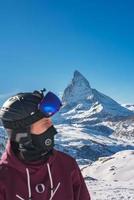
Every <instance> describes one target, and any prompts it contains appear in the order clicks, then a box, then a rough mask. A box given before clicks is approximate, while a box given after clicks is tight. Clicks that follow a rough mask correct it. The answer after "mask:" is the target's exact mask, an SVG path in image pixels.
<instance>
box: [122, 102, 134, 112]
mask: <svg viewBox="0 0 134 200" xmlns="http://www.w3.org/2000/svg"><path fill="white" fill-rule="evenodd" d="M122 106H123V107H125V108H127V109H129V110H131V111H133V112H134V104H123V105H122Z"/></svg>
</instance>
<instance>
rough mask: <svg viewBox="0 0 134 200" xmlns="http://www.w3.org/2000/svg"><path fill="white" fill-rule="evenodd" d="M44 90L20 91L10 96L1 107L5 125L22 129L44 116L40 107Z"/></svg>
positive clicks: (0, 112) (0, 114)
mask: <svg viewBox="0 0 134 200" xmlns="http://www.w3.org/2000/svg"><path fill="white" fill-rule="evenodd" d="M43 91H44V90H42V91H41V92H39V91H34V92H33V93H28V92H26V93H18V94H16V95H14V96H12V97H10V98H9V99H8V100H7V101H6V102H5V103H4V104H3V106H2V108H1V109H0V119H1V120H2V123H3V126H4V127H5V128H9V129H22V128H25V127H27V126H29V125H31V124H32V123H34V122H36V121H37V120H39V119H41V118H44V117H45V116H44V114H43V113H42V112H41V111H40V110H39V109H38V104H39V102H40V101H41V100H42V98H43Z"/></svg>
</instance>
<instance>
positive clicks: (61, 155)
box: [55, 149, 78, 168]
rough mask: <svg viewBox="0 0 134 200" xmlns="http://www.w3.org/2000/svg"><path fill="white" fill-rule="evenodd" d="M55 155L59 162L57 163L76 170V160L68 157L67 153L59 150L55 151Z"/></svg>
mask: <svg viewBox="0 0 134 200" xmlns="http://www.w3.org/2000/svg"><path fill="white" fill-rule="evenodd" d="M55 152H56V154H57V156H56V157H57V159H58V160H59V162H61V163H64V165H65V164H66V165H67V166H69V165H70V166H72V167H73V168H77V166H78V164H77V162H76V160H75V159H74V158H73V157H72V156H70V155H68V154H67V153H64V152H62V151H59V150H57V149H56V150H55Z"/></svg>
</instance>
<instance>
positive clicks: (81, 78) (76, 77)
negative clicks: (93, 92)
mask: <svg viewBox="0 0 134 200" xmlns="http://www.w3.org/2000/svg"><path fill="white" fill-rule="evenodd" d="M72 82H73V83H75V82H77V84H80V85H81V84H83V83H84V85H85V86H86V87H88V88H91V87H90V84H89V82H88V80H87V79H86V78H85V77H84V76H83V75H82V74H81V73H80V72H79V71H78V70H75V71H74V76H73V79H72Z"/></svg>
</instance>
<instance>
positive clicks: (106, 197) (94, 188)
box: [81, 150, 134, 200]
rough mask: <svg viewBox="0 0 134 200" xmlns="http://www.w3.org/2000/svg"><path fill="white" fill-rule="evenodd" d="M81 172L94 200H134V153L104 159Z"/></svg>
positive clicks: (127, 152) (118, 154) (123, 153)
mask: <svg viewBox="0 0 134 200" xmlns="http://www.w3.org/2000/svg"><path fill="white" fill-rule="evenodd" d="M81 170H82V173H83V175H84V177H85V179H86V180H87V185H88V187H89V190H90V191H91V195H92V200H97V199H98V200H114V199H115V200H116V199H117V200H122V199H123V200H127V199H129V200H130V199H131V200H133V199H134V181H133V179H134V151H131V150H126V151H121V152H118V153H116V154H114V155H112V156H110V157H102V158H100V159H99V160H98V161H96V162H94V163H92V164H91V165H89V166H85V167H83V168H82V169H81Z"/></svg>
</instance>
